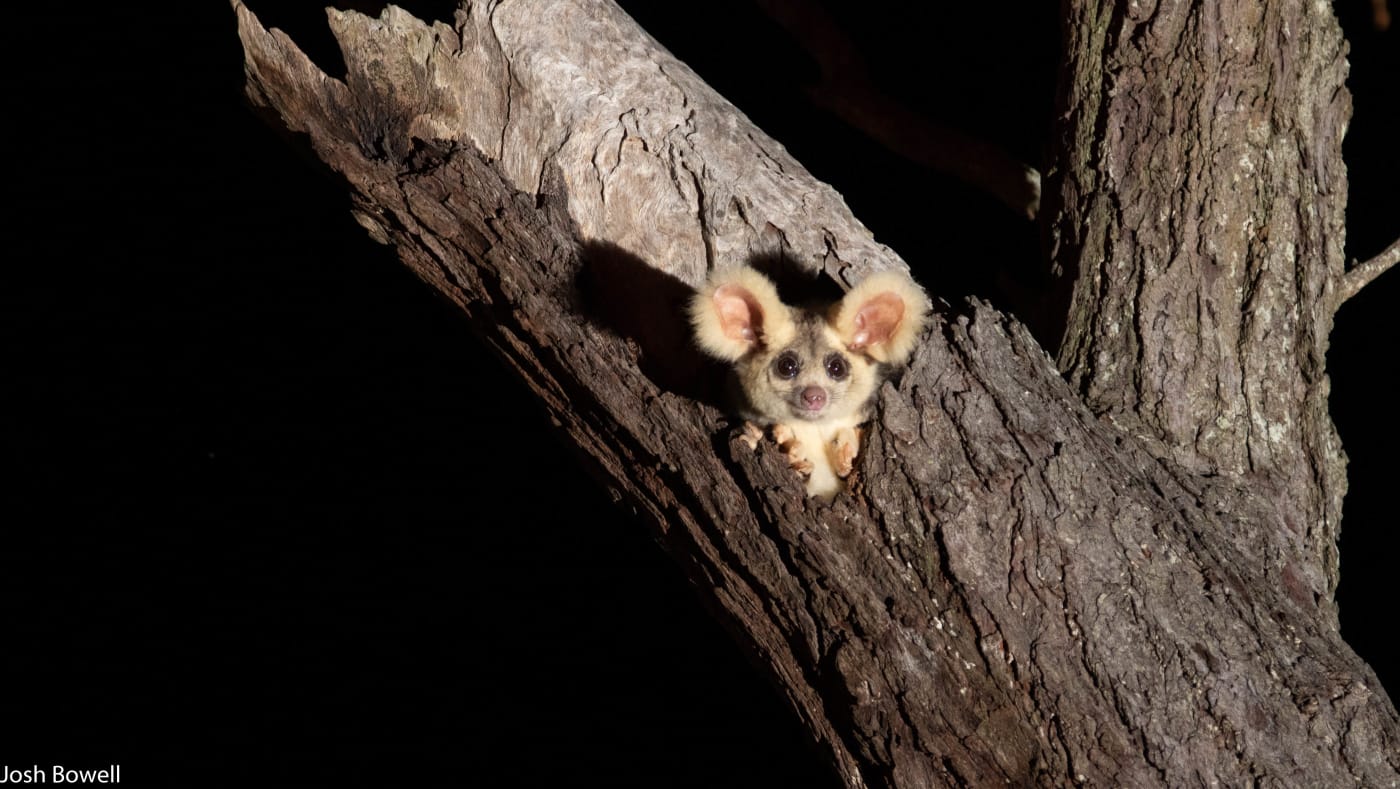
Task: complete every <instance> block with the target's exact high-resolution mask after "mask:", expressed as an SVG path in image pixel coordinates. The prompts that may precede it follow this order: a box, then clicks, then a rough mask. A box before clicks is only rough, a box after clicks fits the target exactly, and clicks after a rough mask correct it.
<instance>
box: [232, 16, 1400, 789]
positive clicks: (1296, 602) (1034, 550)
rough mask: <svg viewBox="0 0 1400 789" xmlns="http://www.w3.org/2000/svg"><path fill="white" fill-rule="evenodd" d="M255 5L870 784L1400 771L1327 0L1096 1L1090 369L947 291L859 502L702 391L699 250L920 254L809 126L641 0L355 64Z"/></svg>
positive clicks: (1062, 242) (277, 73)
mask: <svg viewBox="0 0 1400 789" xmlns="http://www.w3.org/2000/svg"><path fill="white" fill-rule="evenodd" d="M234 5H235V8H236V10H237V12H238V16H239V29H240V34H241V36H242V39H243V42H244V46H245V51H246V58H247V70H248V91H249V95H250V97H251V98H252V99H253V101H254V102H255V103H256V104H259V105H262V106H265V107H267V108H269V109H270V110H271V112H272V113H274V114H275V117H276V118H277V121H276V122H278V123H280V124H283V125H285V127H286V128H288V129H291V130H292V131H295V132H298V133H301V134H305V135H306V137H307V139H309V141H310V144H311V145H312V147H313V148H314V150H315V152H316V153H317V155H318V156H320V157H321V158H322V159H323V160H325V161H326V163H327V164H329V165H330V166H331V167H332V168H333V169H334V170H335V171H336V172H338V173H339V174H341V175H342V176H343V177H344V178H345V180H346V182H347V183H348V185H349V186H350V188H351V192H352V195H353V198H354V202H355V212H356V215H357V217H358V218H359V219H360V221H361V223H362V224H363V225H364V226H365V227H366V228H367V229H368V230H369V232H370V233H371V235H373V236H374V237H375V238H377V239H379V240H381V241H384V242H387V243H392V244H393V245H395V247H396V248H397V250H398V251H399V254H400V256H401V257H402V259H403V260H404V261H405V262H406V263H407V264H408V265H409V266H411V267H412V268H413V269H414V270H415V271H417V272H418V273H419V274H420V275H421V276H422V277H423V278H424V279H426V280H427V281H429V282H431V283H432V284H433V285H434V286H436V287H437V288H439V289H440V290H441V291H442V292H444V293H445V294H447V295H448V296H449V297H451V298H452V299H453V300H454V301H455V302H456V303H457V304H458V305H459V306H460V307H461V308H462V310H463V311H464V312H465V313H466V314H467V315H468V316H470V318H471V319H472V321H473V323H474V324H475V325H476V327H477V328H478V329H479V330H480V332H481V334H482V336H483V337H484V338H485V339H486V341H487V342H489V343H490V344H491V345H492V346H493V347H495V348H496V349H497V350H498V351H499V352H500V354H501V355H502V357H503V358H504V359H505V360H506V361H507V362H508V363H509V364H510V365H511V366H512V367H513V368H514V370H515V371H517V372H518V374H519V375H520V376H521V377H522V378H523V379H524V380H525V381H526V382H527V383H528V384H529V385H530V386H531V387H532V389H533V390H534V391H535V392H536V393H537V394H538V395H539V397H540V398H541V400H542V401H543V402H544V403H545V404H546V406H547V407H548V409H549V410H550V412H551V413H552V414H553V416H554V418H555V419H556V420H557V421H558V423H559V424H560V426H561V427H562V429H563V430H564V431H565V432H566V433H567V434H568V436H569V438H570V440H572V441H573V442H575V443H576V444H577V445H578V446H579V447H580V449H581V450H582V452H583V454H585V455H586V457H587V458H589V459H590V461H591V463H592V464H593V466H594V467H595V471H598V472H600V474H601V475H602V476H603V478H604V479H605V480H606V481H607V484H608V485H609V486H610V487H611V488H612V489H613V491H614V492H615V495H616V496H617V497H618V498H619V500H621V501H623V502H624V503H626V504H627V505H628V506H629V507H632V508H634V509H636V510H637V511H638V512H640V513H641V515H642V516H643V517H644V518H645V519H647V520H648V521H649V522H651V523H652V524H653V525H654V527H655V529H656V531H657V533H658V535H660V537H661V539H662V541H663V543H664V544H665V546H666V547H667V548H668V550H669V551H670V552H671V553H672V554H673V555H674V556H675V557H676V558H677V559H678V560H679V562H680V564H681V565H682V566H683V567H684V569H685V572H687V573H688V574H689V575H690V577H691V578H692V579H693V580H695V581H696V583H697V585H698V586H699V587H700V589H701V590H702V593H703V594H704V595H706V597H707V599H708V601H709V602H710V603H712V604H713V607H714V608H716V609H717V611H718V612H719V613H720V615H721V617H722V618H723V619H724V620H725V621H726V622H727V623H728V624H729V625H730V626H731V627H732V629H733V630H734V631H735V633H736V635H737V636H738V637H739V638H740V639H741V640H742V641H743V642H744V643H745V644H747V645H748V646H750V647H751V648H752V649H753V650H754V651H755V652H756V654H757V655H758V657H759V658H760V660H761V661H762V662H763V663H764V664H766V665H767V666H768V667H769V668H770V669H771V671H772V675H773V677H774V678H775V680H776V681H777V682H778V683H779V685H780V686H781V687H782V688H783V689H784V691H785V692H786V694H787V695H788V697H789V699H790V700H791V702H792V704H793V706H794V707H795V709H796V710H797V712H798V713H799V714H800V715H801V716H802V718H803V720H804V721H805V722H806V724H807V725H808V727H809V728H810V729H811V730H812V732H813V733H814V735H815V736H816V737H818V738H819V739H820V740H821V741H822V742H823V743H824V744H825V746H826V747H827V748H828V749H829V751H830V753H831V754H832V757H833V760H834V762H835V765H836V767H837V769H838V770H839V772H840V775H841V776H842V778H843V780H844V781H845V782H846V783H847V784H848V785H850V786H853V787H854V786H867V785H870V786H884V785H889V786H901V787H906V786H907V787H913V786H935V785H946V784H964V785H973V786H982V785H993V784H998V785H1000V784H1010V785H1027V784H1035V785H1047V786H1060V785H1066V784H1070V783H1087V784H1091V785H1098V786H1145V785H1170V786H1180V785H1197V784H1209V783H1214V782H1220V783H1222V784H1224V785H1241V784H1246V783H1251V782H1260V783H1265V784H1280V785H1298V786H1328V785H1345V784H1349V783H1352V782H1361V783H1365V784H1368V785H1375V786H1386V785H1393V784H1394V782H1396V781H1397V780H1400V765H1398V764H1397V758H1398V757H1397V756H1396V754H1397V752H1398V751H1400V719H1397V715H1396V712H1395V709H1394V707H1393V706H1392V705H1391V703H1390V701H1389V699H1388V698H1387V697H1386V696H1385V693H1384V691H1383V690H1382V689H1381V687H1380V685H1379V683H1378V682H1377V680H1376V678H1375V676H1374V674H1373V673H1372V672H1371V671H1370V669H1369V668H1368V667H1367V666H1366V665H1365V664H1364V663H1363V662H1362V661H1361V660H1360V659H1359V658H1358V657H1357V656H1356V655H1355V654H1354V653H1353V652H1352V651H1351V650H1350V649H1349V648H1348V647H1347V646H1346V645H1345V644H1344V643H1343V642H1342V640H1341V638H1340V637H1339V635H1338V633H1337V628H1336V616H1335V610H1334V606H1333V603H1332V592H1333V590H1334V588H1335V586H1336V572H1337V570H1336V560H1335V556H1336V553H1335V540H1336V529H1337V519H1338V516H1339V513H1340V502H1341V497H1342V493H1343V488H1344V482H1343V477H1342V471H1343V459H1342V456H1341V452H1340V448H1339V447H1338V444H1337V440H1336V436H1335V433H1334V432H1333V429H1332V426H1331V423H1330V421H1329V420H1328V417H1327V413H1326V378H1325V375H1324V373H1323V368H1322V363H1323V354H1324V351H1325V346H1326V338H1327V332H1328V329H1329V327H1330V321H1331V311H1332V309H1333V308H1334V306H1335V303H1334V302H1335V299H1334V298H1333V297H1332V293H1333V291H1334V290H1335V289H1336V288H1337V287H1338V281H1339V278H1340V277H1341V274H1342V270H1341V269H1342V257H1341V255H1342V252H1341V250H1342V223H1341V216H1342V208H1343V200H1344V195H1345V176H1344V170H1343V168H1342V164H1341V158H1340V148H1339V146H1340V134H1341V130H1342V128H1343V127H1344V125H1345V121H1346V117H1347V113H1348V107H1347V99H1346V94H1345V91H1344V90H1343V88H1342V85H1341V77H1342V73H1343V71H1344V63H1343V61H1342V53H1343V44H1342V41H1341V38H1340V34H1339V31H1338V29H1337V25H1336V23H1335V21H1334V20H1333V18H1332V16H1331V12H1330V10H1328V9H1327V8H1326V6H1324V5H1322V4H1313V3H1305V2H1290V3H1285V4H1275V7H1271V10H1269V11H1268V12H1267V13H1260V12H1256V11H1253V10H1252V9H1254V6H1253V5H1251V4H1249V3H1245V2H1239V3H1235V2H1227V3H1213V4H1196V5H1191V6H1189V7H1187V6H1165V5H1164V6H1153V5H1151V4H1146V5H1138V6H1132V7H1131V9H1125V8H1116V7H1100V6H1099V4H1097V3H1092V2H1088V0H1070V2H1069V3H1068V8H1067V14H1068V16H1067V19H1066V26H1067V27H1066V30H1067V33H1068V38H1067V42H1068V51H1069V55H1070V57H1069V62H1068V66H1067V71H1066V74H1065V78H1064V81H1063V84H1064V86H1065V90H1064V102H1065V105H1064V107H1063V111H1062V117H1063V118H1064V119H1065V120H1064V123H1063V128H1062V132H1063V134H1062V138H1061V140H1060V150H1059V152H1058V156H1059V166H1058V172H1059V173H1060V176H1061V177H1059V178H1057V179H1056V180H1054V181H1052V182H1051V183H1050V184H1049V186H1050V188H1051V191H1050V192H1049V193H1048V195H1047V196H1048V197H1049V198H1050V200H1049V208H1050V211H1051V219H1052V225H1051V227H1052V229H1053V233H1052V239H1053V241H1054V250H1053V251H1054V258H1055V260H1056V261H1057V262H1058V263H1059V264H1060V265H1061V266H1062V267H1063V269H1064V271H1065V274H1066V276H1067V277H1072V278H1073V282H1074V288H1075V290H1074V293H1075V297H1074V302H1073V303H1074V308H1073V313H1072V315H1071V319H1070V322H1069V331H1068V333H1067V337H1066V341H1065V343H1064V349H1063V351H1061V354H1060V357H1061V360H1060V363H1061V365H1062V366H1063V368H1064V369H1065V371H1066V372H1067V374H1068V377H1069V379H1070V381H1069V382H1066V380H1065V378H1064V377H1062V376H1061V374H1060V372H1059V371H1058V370H1057V368H1056V364H1055V363H1054V362H1053V361H1052V360H1051V359H1050V358H1049V357H1048V356H1047V355H1046V353H1045V352H1044V351H1043V350H1042V349H1041V348H1040V347H1039V346H1038V345H1037V344H1036V343H1035V341H1034V340H1033V339H1032V338H1031V337H1030V336H1029V334H1028V333H1027V332H1026V331H1025V330H1024V329H1023V328H1022V327H1021V326H1020V325H1019V324H1018V323H1017V322H1016V321H1014V320H1012V319H1010V318H1008V317H1006V316H1004V315H1002V314H999V313H998V312H996V311H994V310H992V309H990V308H988V307H987V306H985V305H982V304H977V303H974V304H970V305H967V306H966V307H965V308H964V309H963V310H961V311H960V314H958V315H957V316H956V317H953V316H940V317H939V318H937V319H936V320H935V326H934V328H933V330H932V331H931V332H930V334H929V336H928V337H927V339H926V341H925V342H924V343H923V345H922V347H921V348H920V350H919V351H918V353H917V354H916V357H915V359H914V361H913V363H912V365H911V367H910V369H909V370H908V371H907V372H906V373H905V374H904V375H903V376H902V378H901V379H900V382H899V385H898V386H887V387H885V389H884V390H883V391H882V392H881V395H880V401H881V408H880V416H879V417H878V418H877V420H876V422H875V423H874V424H873V425H872V426H871V430H870V433H869V435H870V438H869V439H868V442H867V445H866V446H865V448H864V450H863V454H862V457H861V459H860V460H859V462H858V482H857V484H856V486H855V490H854V491H853V492H852V493H850V494H849V495H843V496H841V497H839V498H838V499H837V500H836V501H835V502H834V504H832V505H831V506H829V507H828V506H825V505H821V504H818V503H815V502H813V501H808V500H805V499H804V498H803V497H802V493H801V484H800V482H799V481H798V480H797V479H796V478H795V477H793V475H792V474H791V472H789V471H788V470H787V469H786V468H785V466H784V463H783V461H782V458H781V456H780V453H779V452H778V451H777V450H776V448H775V447H773V446H772V445H771V442H770V443H766V444H763V445H760V448H759V450H758V451H757V452H754V451H751V450H750V449H748V447H747V446H745V445H744V443H743V442H742V441H741V440H739V439H738V438H737V437H734V436H733V431H732V430H730V429H729V428H728V427H726V425H727V421H726V420H724V419H723V418H722V416H721V414H720V413H718V412H717V411H715V410H714V409H713V408H711V407H709V406H708V405H705V404H703V403H701V402H697V401H696V400H695V399H693V398H692V397H691V396H689V395H692V394H695V393H697V392H699V391H700V387H698V386H697V382H696V380H695V377H694V372H695V370H696V369H697V368H695V367H694V366H693V365H692V364H691V360H690V359H689V358H688V357H686V354H687V353H690V352H689V351H688V350H687V349H686V347H685V326H684V322H683V319H682V317H681V316H682V312H681V309H680V303H681V301H682V300H683V299H684V297H685V295H686V293H687V287H688V286H690V285H693V284H695V283H697V282H699V281H700V280H701V279H703V277H704V276H705V274H706V272H707V271H708V270H709V269H711V268H713V267H716V266H726V265H732V264H736V263H740V262H743V261H744V260H746V259H748V258H749V257H751V256H754V255H777V254H780V255H782V256H784V257H786V258H788V259H790V260H793V261H796V262H797V263H798V264H799V265H801V266H804V267H806V268H808V269H810V270H813V271H817V270H820V271H824V272H825V273H826V274H827V275H829V276H831V277H833V278H835V279H837V280H838V281H841V282H845V283H848V284H849V283H850V282H854V281H856V280H858V279H859V278H860V277H861V276H863V275H864V274H866V273H868V272H869V271H872V270H875V269H880V268H887V267H897V266H902V265H903V264H902V263H901V261H899V260H898V258H897V257H896V256H895V255H894V254H893V253H892V252H891V251H890V250H888V249H887V248H885V247H883V246H881V245H879V244H877V243H875V242H874V241H873V239H872V237H871V235H870V233H869V231H867V230H866V229H865V228H864V227H863V226H862V225H860V224H859V223H858V222H857V221H855V220H854V219H853V218H852V217H851V216H850V214H849V212H848V211H847V209H846V207H845V205H844V203H843V202H842V201H841V199H840V197H839V195H837V194H836V193H835V192H833V191H832V190H831V189H830V188H829V187H827V186H825V185H823V184H821V183H818V182H817V181H815V180H814V179H813V178H812V177H811V176H810V175H809V174H808V173H807V172H806V171H805V170H803V169H802V167H801V166H800V165H799V164H798V163H797V162H796V161H794V160H793V159H792V158H791V157H790V156H789V155H788V154H787V153H786V151H785V150H784V149H783V148H782V146H780V145H778V144H777V143H776V142H774V141H773V140H772V139H770V138H768V137H767V136H766V135H764V134H763V133H762V132H760V131H759V130H757V129H755V128H754V127H753V126H752V125H751V124H750V123H749V122H748V120H747V119H746V118H744V117H743V116H742V115H741V114H740V113H739V112H738V111H737V110H735V109H734V108H733V107H732V106H730V105H729V104H727V103H726V102H724V100H723V99H721V98H720V97H718V96H717V95H715V94H714V93H713V92H712V91H711V90H709V89H708V88H707V87H706V86H705V85H704V84H703V83H702V82H701V81H700V80H699V78H697V77H696V76H695V74H694V73H692V72H691V71H690V70H689V69H688V68H686V66H685V65H684V64H682V63H680V62H678V61H676V60H675V59H674V58H673V57H671V56H670V55H669V54H668V53H666V52H665V51H664V50H662V49H661V48H660V47H658V46H657V44H656V43H655V42H654V41H652V40H651V39H650V38H649V37H648V36H647V35H646V34H645V33H643V32H642V31H641V30H639V29H638V28H637V27H636V26H635V25H634V24H633V23H632V21H631V20H630V19H629V18H627V17H626V16H625V15H624V14H623V13H622V12H621V11H620V10H618V9H617V8H616V7H615V6H613V5H611V4H610V3H606V2H599V1H598V0H591V1H590V0H532V1H531V2H514V3H501V4H495V3H471V2H468V3H466V4H464V6H463V8H462V10H461V11H459V12H458V15H457V18H456V22H455V24H453V25H447V24H442V23H438V24H434V25H427V24H424V23H422V22H420V21H418V20H417V19H414V18H412V17H410V16H408V15H407V14H405V13H403V12H401V11H399V10H397V9H394V8H390V9H389V10H387V11H386V12H385V13H384V15H383V16H382V17H381V18H380V19H377V20H376V19H370V18H367V17H364V16H360V15H358V14H354V13H345V14H342V13H338V12H332V13H331V14H330V20H331V26H332V28H333V30H334V32H335V34H336V36H337V38H339V40H340V42H341V47H342V50H343V52H344V55H345V60H346V64H347V67H348V76H347V79H346V80H345V81H344V82H341V81H339V80H335V79H330V78H327V77H326V76H325V75H323V74H321V73H320V71H319V70H318V69H317V68H316V67H315V66H314V65H313V64H312V63H310V61H308V60H307V59H306V58H305V57H303V56H302V54H301V53H300V52H299V51H298V50H297V48H296V47H295V46H294V45H293V44H292V42H291V41H289V40H288V39H287V38H286V37H285V36H283V35H281V34H280V33H277V32H272V33H269V32H267V31H266V30H264V29H263V28H262V27H261V26H260V25H259V23H258V22H257V20H256V19H255V18H254V17H253V16H252V14H250V13H249V12H248V11H247V10H246V9H245V8H244V7H243V6H242V5H240V4H238V3H237V2H235V3H234ZM1105 5H1108V6H1111V5H1112V4H1105ZM1134 14H1137V15H1139V16H1134ZM1251 14H1252V16H1251ZM581 281H586V282H588V283H589V285H590V287H591V288H592V289H593V300H592V301H591V302H590V301H587V300H584V299H580V298H578V295H579V283H580V282H581ZM600 304H601V305H602V306H600ZM604 307H607V309H604ZM677 360H680V362H678V361H677ZM462 440H463V441H470V440H473V438H472V437H471V436H463V437H462Z"/></svg>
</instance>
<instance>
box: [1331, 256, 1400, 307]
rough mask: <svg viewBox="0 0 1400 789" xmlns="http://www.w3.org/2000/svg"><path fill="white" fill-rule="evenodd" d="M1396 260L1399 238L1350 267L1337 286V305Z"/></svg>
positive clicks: (1392, 264) (1344, 301) (1343, 302)
mask: <svg viewBox="0 0 1400 789" xmlns="http://www.w3.org/2000/svg"><path fill="white" fill-rule="evenodd" d="M1396 261H1400V239H1396V240H1394V241H1392V242H1390V246H1388V247H1386V248H1385V249H1383V250H1381V252H1380V254H1378V255H1376V256H1375V257H1373V258H1371V259H1370V260H1368V261H1366V262H1365V263H1358V264H1356V265H1355V266H1352V267H1351V270H1350V271H1348V272H1347V273H1346V275H1345V276H1343V277H1342V284H1341V286H1340V287H1338V288H1337V306H1338V307H1340V306H1341V305H1342V304H1345V303H1346V302H1347V300H1348V299H1350V298H1351V297H1352V296H1355V295H1356V294H1357V293H1360V292H1361V289H1362V288H1364V287H1366V286H1367V285H1369V284H1371V280H1374V279H1375V278H1376V277H1379V276H1380V275H1381V274H1384V273H1385V271H1386V269H1389V268H1390V267H1391V266H1394V265H1395V263H1396Z"/></svg>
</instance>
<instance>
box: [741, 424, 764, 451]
mask: <svg viewBox="0 0 1400 789" xmlns="http://www.w3.org/2000/svg"><path fill="white" fill-rule="evenodd" d="M739 440H740V441H742V442H744V445H745V446H747V447H748V448H749V449H754V450H756V449H758V442H760V441H762V440H763V428H761V427H759V426H758V425H755V424H754V423H753V422H745V423H744V432H743V434H742V435H740V436H739Z"/></svg>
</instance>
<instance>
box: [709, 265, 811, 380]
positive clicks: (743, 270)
mask: <svg viewBox="0 0 1400 789" xmlns="http://www.w3.org/2000/svg"><path fill="white" fill-rule="evenodd" d="M690 321H691V323H692V325H694V327H695V340H696V342H697V343H698V344H699V345H700V348H701V349H702V350H704V351H705V352H706V353H709V354H710V355H711V356H715V357H718V358H720V359H724V360H725V361H730V362H734V361H738V360H739V359H741V358H743V357H744V356H745V355H746V354H748V353H749V352H750V351H752V350H753V349H755V348H757V347H760V346H762V347H770V348H771V347H780V346H783V345H787V344H788V343H790V342H792V340H793V338H794V337H796V336H797V324H795V323H794V322H793V320H792V311H791V310H790V309H788V307H787V305H785V304H783V303H782V302H781V301H780V300H779V299H778V289H777V288H775V287H774V286H773V283H772V282H771V281H770V280H769V279H768V278H767V277H765V276H763V275H762V274H760V273H758V272H757V271H755V270H753V269H751V268H749V267H748V266H742V267H739V268H731V269H726V270H724V271H720V272H716V273H715V274H714V275H713V276H712V277H710V281H709V282H707V283H705V285H704V287H702V288H701V289H700V290H699V291H697V292H696V294H695V297H694V298H693V299H691V302H690Z"/></svg>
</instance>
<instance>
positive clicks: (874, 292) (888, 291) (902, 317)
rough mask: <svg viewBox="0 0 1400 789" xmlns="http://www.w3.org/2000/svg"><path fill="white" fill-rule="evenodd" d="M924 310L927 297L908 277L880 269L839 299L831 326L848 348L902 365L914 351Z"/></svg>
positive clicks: (886, 362) (921, 326)
mask: <svg viewBox="0 0 1400 789" xmlns="http://www.w3.org/2000/svg"><path fill="white" fill-rule="evenodd" d="M928 310H929V301H928V296H926V295H924V291H923V289H922V288H920V287H919V286H918V285H916V284H914V281H913V280H912V279H909V277H908V276H906V275H904V274H901V273H899V272H895V271H881V272H878V273H875V274H871V275H870V276H868V277H866V278H865V279H864V280H862V281H861V283H860V284H859V285H857V286H855V287H854V288H852V289H851V291H850V292H849V293H847V294H846V296H845V298H843V299H841V303H840V304H839V305H838V306H837V308H836V314H835V318H834V319H833V320H832V328H834V329H836V333H837V334H838V335H840V337H841V341H842V342H844V343H845V344H846V347H847V348H849V349H850V350H851V351H854V352H856V353H862V354H865V355H866V356H868V357H870V358H871V359H874V360H875V361H877V362H884V363H885V364H903V363H904V362H905V361H906V360H908V359H909V355H910V354H912V353H913V352H914V345H915V343H916V342H918V339H919V333H920V332H922V331H923V328H924V315H925V313H927V312H928Z"/></svg>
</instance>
